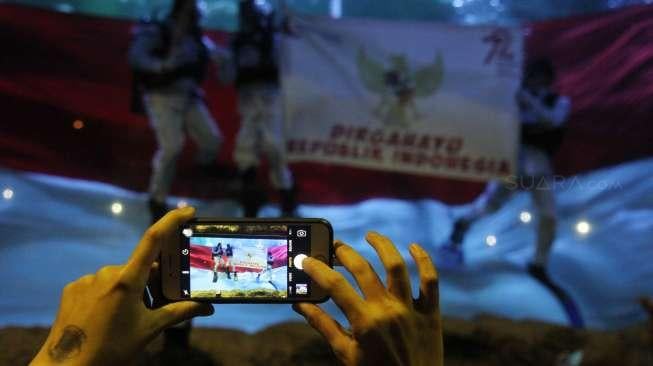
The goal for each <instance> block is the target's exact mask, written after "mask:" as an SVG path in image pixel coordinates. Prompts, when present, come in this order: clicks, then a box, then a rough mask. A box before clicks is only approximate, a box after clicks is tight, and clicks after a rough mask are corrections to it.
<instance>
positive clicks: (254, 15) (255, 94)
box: [231, 0, 296, 217]
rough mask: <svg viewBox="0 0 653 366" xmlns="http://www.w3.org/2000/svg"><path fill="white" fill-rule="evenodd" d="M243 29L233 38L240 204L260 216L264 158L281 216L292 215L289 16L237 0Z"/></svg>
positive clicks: (259, 2)
mask: <svg viewBox="0 0 653 366" xmlns="http://www.w3.org/2000/svg"><path fill="white" fill-rule="evenodd" d="M238 10H239V16H238V19H239V28H238V32H237V33H236V34H235V36H234V38H233V40H232V42H231V48H232V54H233V57H234V64H235V65H234V66H235V68H236V80H235V85H236V88H237V90H238V104H239V111H240V121H241V122H240V130H239V131H238V136H237V138H236V147H235V150H234V160H235V162H236V165H237V166H238V169H239V172H240V177H241V181H242V190H241V194H240V203H241V205H242V207H243V210H244V215H245V216H246V217H256V216H257V214H258V210H259V208H260V207H261V206H262V205H263V203H264V202H265V201H266V197H265V196H266V195H265V193H264V189H263V188H262V187H260V186H259V184H258V183H257V176H258V167H259V165H260V160H261V157H265V158H266V159H267V162H268V166H269V180H270V183H271V185H272V187H273V188H274V189H275V190H277V192H278V193H279V199H280V206H281V207H280V208H281V215H282V216H285V217H288V216H294V215H295V210H296V199H295V196H296V192H295V184H294V180H293V176H292V173H291V172H290V169H289V168H288V162H287V159H286V147H285V138H284V130H283V129H284V124H283V110H282V105H281V100H280V85H279V51H280V50H279V43H280V37H281V33H282V32H287V33H289V25H288V18H287V17H285V18H284V19H283V20H281V21H279V18H280V17H279V16H278V14H277V12H276V11H275V10H274V9H273V7H272V5H271V4H270V3H269V2H268V1H265V0H241V1H240V2H239V7H238Z"/></svg>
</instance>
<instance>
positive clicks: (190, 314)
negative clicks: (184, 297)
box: [153, 301, 214, 330]
mask: <svg viewBox="0 0 653 366" xmlns="http://www.w3.org/2000/svg"><path fill="white" fill-rule="evenodd" d="M153 312H154V314H155V323H156V328H157V329H160V330H163V329H166V328H168V327H171V326H173V325H175V324H178V323H181V322H183V321H184V320H188V319H192V318H194V317H196V316H209V315H212V314H213V312H214V309H213V306H212V305H211V304H207V303H201V302H195V301H181V302H174V303H171V304H168V305H164V306H162V307H160V308H158V309H156V310H153Z"/></svg>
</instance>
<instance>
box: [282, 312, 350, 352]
mask: <svg viewBox="0 0 653 366" xmlns="http://www.w3.org/2000/svg"><path fill="white" fill-rule="evenodd" d="M292 308H293V310H295V311H296V312H297V313H298V314H299V315H301V316H303V317H304V318H305V319H306V321H307V322H308V324H309V325H310V326H311V327H313V328H314V329H315V330H317V331H318V332H319V333H320V334H322V337H324V339H325V340H326V341H327V343H329V345H330V346H331V348H333V349H334V350H336V349H342V348H343V347H346V344H347V342H351V338H350V336H349V333H348V332H347V331H346V330H345V329H344V328H343V327H342V325H340V323H338V322H337V321H336V320H335V319H333V318H332V317H331V316H329V314H327V313H326V312H325V311H324V310H322V308H320V307H319V306H317V305H315V304H311V303H296V304H293V306H292Z"/></svg>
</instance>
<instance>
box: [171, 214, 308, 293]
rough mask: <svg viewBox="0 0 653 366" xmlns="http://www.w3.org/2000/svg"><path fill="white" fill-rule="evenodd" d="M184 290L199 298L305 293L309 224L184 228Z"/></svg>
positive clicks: (225, 225) (258, 224) (306, 288)
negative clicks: (304, 261) (303, 266)
mask: <svg viewBox="0 0 653 366" xmlns="http://www.w3.org/2000/svg"><path fill="white" fill-rule="evenodd" d="M180 250H181V253H182V257H181V295H182V297H186V298H195V299H215V298H230V299H234V300H236V299H261V300H265V299H279V300H283V299H287V298H288V297H307V296H309V294H310V278H309V277H308V275H306V274H305V273H304V272H303V271H302V261H303V259H304V258H306V257H307V256H308V255H310V226H309V225H286V224H275V223H255V224H252V223H250V224H245V223H238V224H203V223H202V224H199V223H198V224H192V225H188V226H186V227H184V228H183V229H182V242H181V248H180Z"/></svg>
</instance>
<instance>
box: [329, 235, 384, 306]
mask: <svg viewBox="0 0 653 366" xmlns="http://www.w3.org/2000/svg"><path fill="white" fill-rule="evenodd" d="M335 247H336V257H337V258H338V260H339V261H340V263H342V265H343V266H344V267H345V268H347V270H348V271H349V272H350V273H351V274H352V275H353V276H354V279H355V280H356V283H357V284H358V287H359V288H360V289H361V291H362V292H363V295H365V298H367V299H370V298H378V297H380V296H382V295H383V294H385V293H386V291H385V287H384V286H383V283H382V282H381V279H379V276H378V275H377V274H376V272H374V269H373V268H372V265H371V264H370V262H368V261H367V260H365V258H363V257H362V256H361V255H360V254H358V253H357V252H356V251H355V250H354V249H353V248H352V247H350V246H349V245H347V244H345V243H343V242H341V241H336V243H335Z"/></svg>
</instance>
